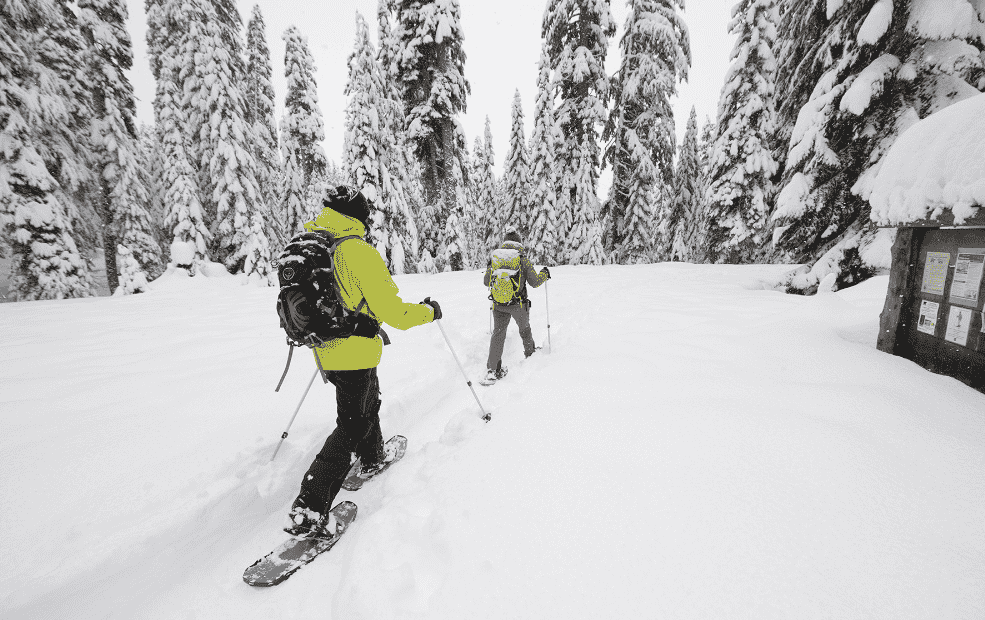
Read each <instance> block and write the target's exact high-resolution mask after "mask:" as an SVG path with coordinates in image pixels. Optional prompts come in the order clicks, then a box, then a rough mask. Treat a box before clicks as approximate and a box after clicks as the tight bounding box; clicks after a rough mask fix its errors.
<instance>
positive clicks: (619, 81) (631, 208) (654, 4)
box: [605, 0, 691, 263]
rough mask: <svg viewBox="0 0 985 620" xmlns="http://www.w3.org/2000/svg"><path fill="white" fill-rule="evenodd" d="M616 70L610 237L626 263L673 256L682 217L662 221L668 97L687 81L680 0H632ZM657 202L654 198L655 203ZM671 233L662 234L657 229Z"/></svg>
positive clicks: (669, 175) (668, 156)
mask: <svg viewBox="0 0 985 620" xmlns="http://www.w3.org/2000/svg"><path fill="white" fill-rule="evenodd" d="M628 6H629V15H628V16H627V18H626V25H625V28H624V32H623V36H622V39H621V41H620V44H619V49H620V51H621V56H622V62H621V65H620V67H619V70H618V71H617V73H616V75H615V76H613V79H612V84H613V91H614V92H613V95H614V97H615V105H614V106H613V109H612V112H611V113H610V115H609V118H608V122H607V124H606V131H605V137H606V138H608V139H610V140H611V142H610V146H609V148H608V149H607V151H606V154H605V160H606V161H607V162H608V163H611V164H612V186H611V189H610V195H609V210H610V214H609V226H610V227H611V229H610V232H609V234H608V235H607V237H608V238H610V239H611V240H612V241H611V242H612V246H613V248H614V249H616V250H617V253H618V256H619V259H620V261H622V262H629V263H634V262H647V261H648V260H650V259H651V258H654V257H658V258H664V257H666V256H669V254H670V250H671V244H672V231H673V230H674V228H675V226H676V219H677V217H676V216H675V215H673V210H672V209H669V208H667V209H666V213H667V216H668V217H670V218H671V220H670V221H666V220H660V221H658V218H659V214H660V213H661V212H662V211H663V210H664V209H665V207H666V205H665V204H664V203H663V202H659V201H661V200H662V197H663V196H667V195H669V193H670V192H669V191H668V190H669V188H670V187H671V186H672V183H673V176H674V170H673V161H674V150H675V142H676V139H675V125H674V113H673V110H672V109H671V106H670V98H671V97H672V96H675V95H676V94H677V82H678V81H679V80H686V79H687V72H688V67H690V65H691V45H690V39H689V36H688V32H687V26H686V25H685V24H684V19H683V17H682V16H681V11H682V10H683V8H684V6H683V2H682V1H681V0H629V2H628ZM655 200H656V201H658V202H652V201H655ZM661 230H663V231H667V232H669V233H670V234H669V235H667V234H661V233H660V231H661Z"/></svg>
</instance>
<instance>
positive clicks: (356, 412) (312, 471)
mask: <svg viewBox="0 0 985 620" xmlns="http://www.w3.org/2000/svg"><path fill="white" fill-rule="evenodd" d="M327 374H328V380H329V381H331V382H332V384H333V385H334V386H335V400H336V403H337V405H338V418H337V419H336V422H335V430H334V431H332V434H331V435H329V436H328V439H327V440H326V441H325V445H324V446H323V447H322V449H321V452H319V453H318V455H317V456H316V457H315V460H314V461H313V462H312V463H311V467H309V468H308V473H306V474H305V476H304V480H302V481H301V493H300V494H299V495H298V500H300V502H301V503H303V504H304V505H305V506H306V507H307V508H309V509H311V510H314V511H317V512H320V513H322V514H324V513H325V512H326V511H328V510H330V509H331V507H332V500H334V499H335V496H336V495H338V493H339V490H340V489H341V488H342V482H343V481H344V480H345V477H346V475H347V474H348V473H349V468H350V467H351V466H352V462H353V461H352V455H353V454H355V456H357V457H359V458H360V459H362V462H363V463H376V462H378V461H380V460H382V459H383V435H382V433H381V432H380V404H381V401H380V381H379V379H378V378H377V376H376V368H367V369H365V370H329V371H327Z"/></svg>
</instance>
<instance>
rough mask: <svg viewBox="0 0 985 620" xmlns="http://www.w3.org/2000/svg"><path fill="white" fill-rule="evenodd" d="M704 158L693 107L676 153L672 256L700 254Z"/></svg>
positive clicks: (691, 258)
mask: <svg viewBox="0 0 985 620" xmlns="http://www.w3.org/2000/svg"><path fill="white" fill-rule="evenodd" d="M701 174H702V171H701V160H700V156H699V146H698V113H697V111H696V110H695V109H694V106H691V116H689V117H688V119H687V129H686V130H685V132H684V141H683V142H682V143H681V148H680V151H679V152H678V154H677V171H676V173H675V174H674V182H675V191H674V215H673V216H672V217H671V219H670V223H669V226H670V230H671V231H672V232H673V239H674V243H673V246H672V248H671V259H672V260H682V261H692V262H693V261H694V260H695V257H696V255H697V247H696V246H697V240H698V230H699V222H700V219H701V217H702V205H703V201H702V187H701Z"/></svg>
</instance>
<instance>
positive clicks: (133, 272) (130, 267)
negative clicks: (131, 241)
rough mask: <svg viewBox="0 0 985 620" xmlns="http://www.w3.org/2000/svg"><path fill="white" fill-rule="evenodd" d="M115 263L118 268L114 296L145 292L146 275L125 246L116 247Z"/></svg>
mask: <svg viewBox="0 0 985 620" xmlns="http://www.w3.org/2000/svg"><path fill="white" fill-rule="evenodd" d="M115 254H116V262H117V264H118V265H119V266H120V279H119V286H118V287H117V289H116V291H114V292H115V293H116V294H120V295H133V294H135V293H143V292H144V291H146V290H147V273H146V272H145V271H144V269H143V267H141V266H140V263H139V262H138V261H137V258H136V257H135V256H134V255H133V252H131V251H130V249H129V248H128V247H127V246H125V245H122V244H120V245H118V246H116V252H115Z"/></svg>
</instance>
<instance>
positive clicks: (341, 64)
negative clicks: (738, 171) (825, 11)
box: [127, 0, 734, 183]
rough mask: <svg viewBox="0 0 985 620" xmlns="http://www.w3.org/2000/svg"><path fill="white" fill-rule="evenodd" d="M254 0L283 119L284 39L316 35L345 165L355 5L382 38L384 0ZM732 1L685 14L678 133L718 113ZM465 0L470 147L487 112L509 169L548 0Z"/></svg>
mask: <svg viewBox="0 0 985 620" xmlns="http://www.w3.org/2000/svg"><path fill="white" fill-rule="evenodd" d="M127 4H128V8H129V10H130V13H131V16H130V24H129V27H130V33H131V35H132V36H133V39H134V41H133V43H134V53H135V56H136V58H135V60H134V67H135V69H134V71H133V72H132V74H131V79H132V81H133V85H134V89H135V91H136V95H137V98H138V102H137V116H138V118H139V120H140V121H141V122H143V123H147V124H151V123H153V118H154V117H153V111H152V108H151V104H152V102H153V99H154V80H153V76H151V74H150V68H149V64H148V61H147V48H146V43H145V33H146V29H147V22H146V16H145V14H144V3H143V2H142V1H140V0H130V1H129V2H128V3H127ZM253 4H254V3H253V2H249V3H246V2H242V3H240V4H239V11H240V13H241V15H242V17H243V22H244V24H245V23H246V22H247V21H248V20H249V17H250V12H251V10H252V7H253ZM256 4H259V5H260V10H261V12H262V13H263V16H264V20H265V22H266V25H267V33H266V34H267V43H268V45H269V47H270V54H271V62H272V65H273V68H274V91H275V95H276V97H277V106H278V110H277V119H278V123H279V122H280V115H281V112H282V105H283V98H284V91H285V81H284V76H283V70H284V69H283V67H284V42H283V40H282V39H281V36H282V35H283V33H284V31H285V30H286V29H287V28H288V27H289V26H291V25H296V26H298V28H299V29H300V30H301V31H302V33H304V34H305V35H306V36H307V37H308V42H309V45H310V46H311V50H312V54H314V57H315V79H316V81H317V83H318V96H319V99H320V105H321V111H322V114H323V116H324V118H325V134H326V141H325V152H326V153H327V155H328V157H329V158H330V159H334V160H335V161H336V162H337V163H341V162H342V141H343V128H344V124H345V116H344V111H345V105H346V97H345V95H344V94H343V91H344V89H345V84H346V80H347V78H348V68H347V65H346V61H347V58H348V56H349V54H350V52H351V51H352V46H353V42H354V39H355V12H356V11H359V12H360V13H362V15H363V17H364V18H365V19H366V20H367V22H369V23H370V28H371V33H372V34H371V36H372V38H373V42H374V45H375V44H376V7H377V0H329V1H328V2H305V1H303V0H259V1H258V2H256ZM733 4H734V1H733V0H690V2H689V5H690V6H689V8H688V9H687V11H686V13H685V19H686V21H687V24H688V28H689V29H690V32H691V50H692V54H693V63H692V66H691V71H690V81H689V82H688V83H684V84H682V85H681V86H680V96H679V97H678V99H677V100H676V101H675V102H674V114H675V118H676V123H677V130H678V131H677V132H678V137H679V138H678V139H680V137H681V136H683V133H684V127H685V125H686V124H687V117H688V114H689V113H690V109H691V106H692V105H693V106H695V107H696V108H697V111H698V123H699V125H700V124H701V123H703V122H704V119H705V117H709V118H711V119H712V120H714V117H715V113H716V108H717V105H718V96H719V93H720V91H721V87H722V82H723V81H724V79H725V71H726V69H727V67H728V56H729V52H730V51H731V49H732V42H733V37H731V36H730V35H729V34H728V18H729V13H730V9H731V6H732V5H733ZM460 5H461V10H462V28H463V30H464V32H465V53H466V56H467V58H466V62H465V77H466V79H468V81H469V83H470V84H471V87H472V94H471V96H470V97H469V99H468V109H467V112H466V113H465V114H463V115H462V116H461V122H462V125H463V126H464V128H465V134H466V136H467V138H468V145H469V150H470V151H471V149H472V144H473V141H474V140H475V137H476V136H481V135H482V132H483V127H484V124H485V118H486V116H487V115H488V116H489V119H490V122H491V126H492V135H493V147H494V150H495V155H496V168H497V171H501V170H502V163H503V159H504V157H505V155H506V151H507V147H508V142H509V131H510V125H511V119H510V110H511V107H512V102H513V94H514V92H515V91H516V90H517V89H519V91H520V98H521V100H522V103H523V113H524V120H525V125H526V132H525V136H526V138H527V139H528V140H529V138H530V131H531V129H532V127H533V118H532V116H533V108H534V103H535V95H536V85H537V60H538V58H539V56H540V44H541V40H540V25H541V20H542V18H543V14H544V8H545V7H546V6H547V1H546V0H496V1H491V0H460ZM612 12H613V15H614V16H615V19H616V23H617V24H618V26H619V32H618V33H617V35H616V37H615V38H613V39H612V41H611V48H610V51H609V55H608V58H607V62H606V67H607V70H608V71H609V73H610V74H611V73H612V71H614V70H615V68H616V67H617V66H618V63H619V48H618V45H619V37H620V36H621V34H622V32H621V31H622V25H623V22H624V21H625V16H626V3H625V1H624V0H615V1H614V2H613V3H612ZM244 41H245V34H244ZM603 183H605V179H603Z"/></svg>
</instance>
